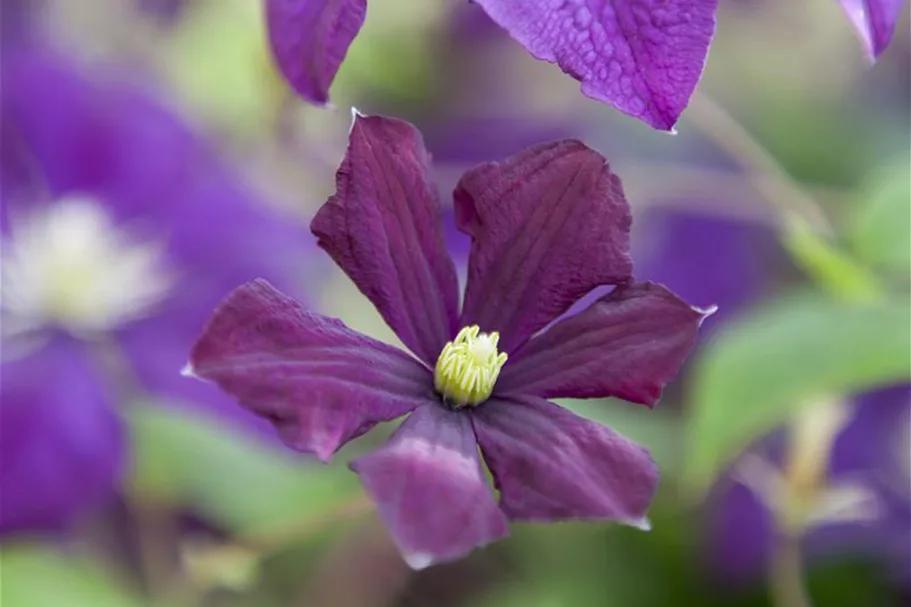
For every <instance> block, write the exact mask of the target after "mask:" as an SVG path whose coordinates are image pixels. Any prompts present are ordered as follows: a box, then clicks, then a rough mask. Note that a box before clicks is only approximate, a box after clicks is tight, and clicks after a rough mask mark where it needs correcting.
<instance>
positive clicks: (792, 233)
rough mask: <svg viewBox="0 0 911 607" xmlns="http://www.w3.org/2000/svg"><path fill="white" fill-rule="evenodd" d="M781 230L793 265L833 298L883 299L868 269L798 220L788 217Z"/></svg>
mask: <svg viewBox="0 0 911 607" xmlns="http://www.w3.org/2000/svg"><path fill="white" fill-rule="evenodd" d="M783 231H784V234H783V237H782V244H783V246H784V248H785V250H786V251H787V252H788V253H789V254H790V255H791V258H792V259H793V260H794V262H795V263H796V264H797V265H798V266H800V267H801V268H803V270H804V271H805V272H806V273H807V274H808V275H809V277H810V278H811V279H812V280H814V281H815V282H816V283H817V284H818V285H819V287H820V288H822V289H826V290H828V291H829V293H830V295H832V296H833V297H836V298H838V299H843V300H845V301H852V302H869V301H873V300H876V299H879V298H880V297H881V296H882V287H881V286H880V284H879V281H878V280H877V279H876V276H874V275H873V273H872V272H870V270H868V269H867V268H865V267H864V266H863V265H861V264H860V263H858V262H857V261H855V260H854V259H853V258H852V257H851V256H850V255H848V254H846V253H845V252H844V251H842V250H840V249H839V248H838V247H837V245H836V244H835V243H832V242H829V241H828V240H826V239H825V238H824V237H822V236H821V235H820V234H818V233H816V232H814V231H813V230H812V229H811V228H810V226H808V225H807V224H806V222H805V221H803V220H802V219H801V218H800V217H798V216H796V215H792V216H789V217H788V218H787V220H786V225H785V227H784V228H783Z"/></svg>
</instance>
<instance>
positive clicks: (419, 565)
mask: <svg viewBox="0 0 911 607" xmlns="http://www.w3.org/2000/svg"><path fill="white" fill-rule="evenodd" d="M402 558H404V559H405V562H406V563H408V566H409V567H411V568H412V569H413V570H415V571H421V570H422V569H427V568H428V567H430V566H431V565H433V555H432V554H429V553H427V552H406V553H402Z"/></svg>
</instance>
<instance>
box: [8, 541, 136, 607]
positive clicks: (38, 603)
mask: <svg viewBox="0 0 911 607" xmlns="http://www.w3.org/2000/svg"><path fill="white" fill-rule="evenodd" d="M0 571H2V573H3V575H2V577H0V601H2V603H3V607H64V606H65V607H140V605H142V603H141V602H140V601H139V600H138V599H136V598H135V597H132V596H130V594H129V593H128V592H126V591H125V590H123V589H121V588H120V587H119V586H118V585H117V584H116V583H115V582H114V581H113V580H111V579H110V578H109V577H108V576H107V575H106V574H105V571H104V569H103V568H102V567H101V566H99V565H98V564H95V563H91V562H88V561H87V560H85V559H84V558H81V557H78V556H74V557H66V556H63V555H61V554H60V553H58V552H56V551H54V550H53V548H51V547H40V546H37V545H28V546H25V545H23V546H16V545H13V546H5V547H4V549H3V554H2V556H0Z"/></svg>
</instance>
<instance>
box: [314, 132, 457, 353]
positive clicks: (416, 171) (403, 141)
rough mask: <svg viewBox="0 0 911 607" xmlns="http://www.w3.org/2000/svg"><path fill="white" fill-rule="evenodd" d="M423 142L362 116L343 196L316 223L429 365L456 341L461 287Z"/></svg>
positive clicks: (341, 183) (341, 176)
mask: <svg viewBox="0 0 911 607" xmlns="http://www.w3.org/2000/svg"><path fill="white" fill-rule="evenodd" d="M428 162H429V156H428V154H427V151H426V150H425V149H424V142H423V139H422V138H421V134H420V133H419V132H418V131H417V129H415V128H414V127H413V126H411V125H410V124H408V123H407V122H404V121H402V120H395V119H392V118H383V117H381V116H367V117H365V116H360V115H356V116H355V118H354V124H353V126H352V127H351V134H350V136H349V141H348V153H347V154H346V156H345V160H344V161H343V162H342V165H341V166H340V167H339V169H338V173H337V174H336V193H335V195H334V196H332V197H331V198H330V199H329V200H328V201H327V202H326V204H325V205H323V207H322V208H321V209H320V210H319V212H318V213H317V214H316V217H314V218H313V222H312V223H311V224H310V229H311V230H312V231H313V233H314V234H315V235H316V236H317V237H318V238H319V245H320V246H321V247H323V249H325V250H326V252H327V253H329V255H331V256H332V259H334V260H335V262H336V263H337V264H338V265H339V266H340V267H341V268H342V269H343V270H344V271H345V273H346V274H348V276H349V277H350V278H351V280H353V281H354V283H355V284H356V285H357V286H358V288H359V289H360V290H361V292H362V293H364V295H366V296H367V297H368V298H369V299H370V301H372V302H373V304H374V305H375V306H376V307H377V309H378V310H379V312H380V314H382V316H383V318H384V319H385V320H386V323H387V324H389V326H390V327H391V328H392V329H393V330H394V331H395V332H396V334H397V335H398V336H399V338H400V339H401V340H402V342H403V343H404V344H405V345H406V346H408V347H409V348H411V350H412V352H414V353H415V354H417V355H418V357H420V358H421V360H423V361H424V362H426V363H427V364H428V365H430V366H433V365H434V364H436V359H437V357H438V356H439V354H440V351H441V350H442V349H443V346H444V345H445V344H446V342H447V341H449V340H450V339H452V337H453V336H454V335H455V330H456V328H457V327H456V326H455V321H456V318H457V316H458V282H457V279H456V273H455V268H454V266H453V263H452V260H451V259H450V258H449V255H448V254H447V252H446V243H445V241H444V238H443V223H442V208H441V207H440V202H439V198H438V196H437V193H436V188H435V187H434V185H433V182H432V181H431V179H430V177H429V174H428Z"/></svg>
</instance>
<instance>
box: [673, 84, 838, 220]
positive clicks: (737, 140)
mask: <svg viewBox="0 0 911 607" xmlns="http://www.w3.org/2000/svg"><path fill="white" fill-rule="evenodd" d="M686 117H687V118H688V119H689V122H690V124H691V125H692V126H693V127H695V128H696V129H697V130H699V132H700V133H702V135H703V136H705V137H706V138H708V139H710V140H711V141H713V142H714V143H715V144H716V145H717V146H718V147H719V148H721V150H723V151H724V152H725V153H726V154H727V155H728V156H729V157H730V158H731V159H732V160H734V161H735V162H736V163H737V164H739V165H740V166H741V168H743V169H744V171H746V176H747V178H748V179H749V180H750V182H751V183H752V184H753V188H754V189H755V190H756V191H757V192H758V193H759V194H761V195H762V197H763V198H764V199H765V201H766V203H767V204H768V205H769V206H770V207H771V208H772V210H773V211H775V213H776V215H777V216H778V217H779V220H780V221H781V223H782V224H785V222H786V221H787V219H788V218H789V217H791V216H797V217H798V218H800V219H801V220H803V222H804V223H806V225H808V226H810V227H811V228H812V229H813V230H814V231H815V232H818V233H820V234H824V235H827V236H830V235H832V234H833V230H832V226H831V225H830V224H829V221H828V220H827V219H826V216H825V213H823V212H822V209H820V207H819V205H818V204H817V203H816V201H815V200H814V199H813V197H812V196H810V195H809V194H807V193H806V192H805V191H804V189H803V188H802V187H801V186H800V184H798V183H797V182H796V181H795V180H794V179H793V178H792V177H791V176H790V175H789V174H788V172H787V171H786V170H785V169H784V168H783V167H782V166H781V165H780V164H779V163H778V161H777V160H775V158H774V157H773V156H772V155H771V154H770V153H769V152H768V151H767V150H766V149H765V148H764V147H763V146H762V144H761V143H759V142H758V141H756V139H755V138H754V137H753V136H752V135H751V134H750V132H749V131H748V130H747V129H746V128H745V127H744V126H743V125H741V124H740V123H739V122H737V120H736V119H735V118H734V117H733V116H731V115H730V114H729V113H728V112H727V111H726V110H725V109H724V108H723V107H721V106H720V105H719V104H717V103H716V102H715V101H714V100H712V99H711V98H710V97H709V96H707V95H705V94H704V93H700V92H696V94H694V95H693V98H692V100H691V103H690V107H689V110H688V111H687V113H686Z"/></svg>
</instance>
